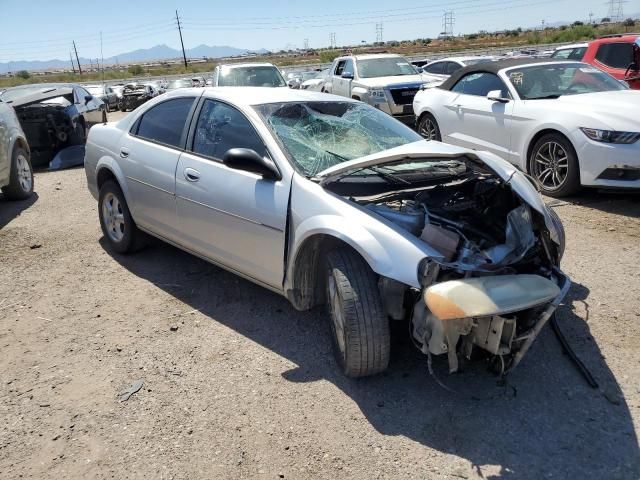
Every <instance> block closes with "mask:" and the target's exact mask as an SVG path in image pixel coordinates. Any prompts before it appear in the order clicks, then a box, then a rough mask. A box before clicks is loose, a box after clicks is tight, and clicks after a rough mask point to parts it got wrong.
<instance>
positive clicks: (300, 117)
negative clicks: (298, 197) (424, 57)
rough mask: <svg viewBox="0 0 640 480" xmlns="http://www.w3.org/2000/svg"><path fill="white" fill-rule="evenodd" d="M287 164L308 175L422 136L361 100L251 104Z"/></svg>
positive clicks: (310, 175) (413, 140) (311, 175)
mask: <svg viewBox="0 0 640 480" xmlns="http://www.w3.org/2000/svg"><path fill="white" fill-rule="evenodd" d="M254 108H255V109H256V111H257V112H258V113H259V114H260V116H261V117H262V119H263V121H264V122H265V124H266V125H267V126H268V127H269V129H270V130H271V132H272V133H273V135H274V136H275V137H276V138H277V139H278V140H279V141H280V143H281V144H282V146H283V147H284V151H285V153H286V154H287V156H288V158H289V160H290V161H291V163H292V164H293V165H294V166H295V167H296V168H297V169H298V170H300V171H301V173H302V174H304V175H306V176H308V177H313V176H314V175H316V174H317V173H319V172H321V171H322V170H325V169H327V168H329V167H331V166H333V165H337V164H339V163H342V162H346V161H348V160H353V159H356V158H360V157H364V156H366V155H372V154H374V153H378V152H381V151H383V150H388V149H390V148H394V147H398V146H400V145H405V144H407V143H412V142H417V141H420V140H422V137H421V136H420V135H418V134H417V133H416V132H414V131H413V130H412V129H410V128H409V127H407V126H405V125H403V124H402V123H400V122H399V121H398V120H396V119H394V118H393V117H391V116H390V115H387V114H386V113H383V112H381V111H380V110H377V109H375V108H373V107H370V106H369V105H366V104H364V103H360V102H357V103H356V102H286V103H270V104H265V105H258V106H256V107H254Z"/></svg>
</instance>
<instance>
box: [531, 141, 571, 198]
mask: <svg viewBox="0 0 640 480" xmlns="http://www.w3.org/2000/svg"><path fill="white" fill-rule="evenodd" d="M529 165H530V169H531V174H532V175H533V176H534V177H535V179H536V180H537V181H538V184H539V185H540V188H541V190H542V193H544V194H545V195H548V196H550V197H564V196H567V195H571V194H573V193H576V192H577V191H578V190H579V189H580V169H579V166H578V157H577V155H576V153H575V151H574V149H573V146H572V145H571V143H570V142H569V141H568V140H567V139H566V138H565V137H564V136H562V135H560V134H557V133H550V134H547V135H544V136H543V137H541V138H540V139H539V140H538V141H537V142H536V143H535V145H534V146H533V149H532V150H531V158H530V160H529Z"/></svg>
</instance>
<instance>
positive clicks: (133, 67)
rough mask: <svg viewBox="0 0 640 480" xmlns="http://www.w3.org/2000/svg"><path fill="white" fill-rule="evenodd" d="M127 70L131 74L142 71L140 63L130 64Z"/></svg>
mask: <svg viewBox="0 0 640 480" xmlns="http://www.w3.org/2000/svg"><path fill="white" fill-rule="evenodd" d="M128 70H129V73H130V74H131V75H142V74H143V73H144V70H143V69H142V67H141V66H140V65H131V66H130V67H129V69H128Z"/></svg>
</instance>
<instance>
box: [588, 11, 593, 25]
mask: <svg viewBox="0 0 640 480" xmlns="http://www.w3.org/2000/svg"><path fill="white" fill-rule="evenodd" d="M592 23H593V12H589V25H591V24H592Z"/></svg>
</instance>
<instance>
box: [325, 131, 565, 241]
mask: <svg viewBox="0 0 640 480" xmlns="http://www.w3.org/2000/svg"><path fill="white" fill-rule="evenodd" d="M462 155H464V156H467V157H470V158H476V159H478V160H480V161H481V162H482V163H484V164H485V165H487V167H489V168H490V169H491V170H493V171H494V172H495V173H496V174H497V175H498V176H499V177H500V178H502V179H503V180H504V181H505V182H508V183H509V184H510V185H511V188H512V189H513V191H514V192H516V193H517V194H518V195H519V196H520V198H522V200H524V201H525V202H526V203H528V204H529V205H530V206H531V207H532V208H534V209H535V210H537V211H538V212H539V213H541V214H542V215H544V216H545V223H546V224H547V226H548V227H549V229H550V230H551V228H552V226H553V222H552V220H551V218H550V217H549V214H548V213H547V211H546V210H547V207H546V206H545V204H544V202H543V201H542V197H541V196H540V194H539V193H538V191H537V190H536V189H535V187H534V186H533V185H532V184H531V182H530V181H529V179H528V178H527V177H526V175H524V174H523V173H522V172H521V171H520V170H518V169H517V168H516V167H515V166H514V165H512V164H510V163H509V162H507V161H506V160H503V159H502V158H500V157H498V156H497V155H494V154H492V153H489V152H477V151H473V150H468V149H466V148H462V147H456V146H453V145H449V144H446V143H440V142H435V141H427V140H419V141H417V142H413V143H408V144H406V145H401V146H399V147H395V148H391V149H389V150H384V151H382V152H378V153H375V154H373V155H367V156H366V157H362V158H357V159H354V160H349V161H347V162H343V163H339V164H338V165H334V166H332V167H330V168H327V169H325V170H323V171H321V172H319V173H318V174H317V175H316V178H320V179H322V180H321V182H320V183H321V185H322V184H325V183H327V182H329V181H330V179H331V177H333V176H335V175H340V174H342V173H345V172H348V171H351V170H355V169H360V168H365V167H371V166H374V165H383V164H385V163H392V162H397V161H401V160H415V159H428V158H447V157H451V158H457V157H460V156H462Z"/></svg>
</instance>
